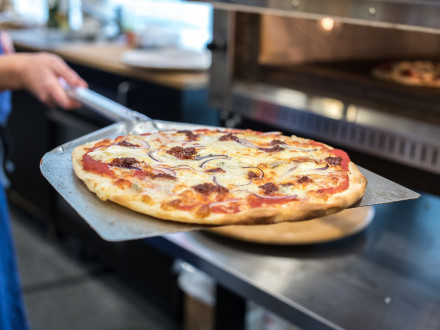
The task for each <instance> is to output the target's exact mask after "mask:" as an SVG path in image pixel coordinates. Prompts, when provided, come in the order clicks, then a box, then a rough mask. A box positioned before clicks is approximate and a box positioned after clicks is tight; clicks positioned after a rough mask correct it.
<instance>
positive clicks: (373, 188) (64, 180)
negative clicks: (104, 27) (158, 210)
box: [40, 87, 420, 241]
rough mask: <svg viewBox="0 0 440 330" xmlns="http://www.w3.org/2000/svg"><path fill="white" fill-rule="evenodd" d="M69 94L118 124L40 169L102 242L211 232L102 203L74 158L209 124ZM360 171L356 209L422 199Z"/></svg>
mask: <svg viewBox="0 0 440 330" xmlns="http://www.w3.org/2000/svg"><path fill="white" fill-rule="evenodd" d="M68 93H69V95H70V96H71V97H73V98H74V99H76V100H78V101H80V102H81V103H82V104H84V105H85V106H87V107H89V108H90V109H92V110H93V111H95V112H97V113H99V114H101V115H104V116H106V117H107V118H109V119H111V120H113V121H116V123H115V124H113V125H110V126H107V127H105V128H102V129H100V130H97V131H95V132H92V133H90V134H87V135H84V136H82V137H80V138H77V139H75V140H72V141H70V142H67V143H65V144H63V145H61V146H59V147H57V148H55V149H53V150H52V151H49V152H47V153H46V154H45V155H44V156H43V158H42V159H41V162H40V169H41V172H42V174H43V176H44V177H45V178H46V179H47V180H48V181H49V183H50V184H51V185H52V186H53V187H54V188H55V190H56V191H57V192H58V193H59V194H60V195H61V196H62V197H63V198H64V199H65V200H66V201H67V203H69V204H70V205H71V206H72V207H73V209H74V210H75V211H76V212H77V213H78V214H79V215H80V216H81V217H82V218H83V219H84V220H85V221H86V222H87V223H88V224H89V225H90V226H91V227H92V228H93V229H94V230H95V231H96V232H97V233H98V234H99V235H100V236H101V237H102V238H103V239H105V240H108V241H125V240H133V239H140V238H147V237H153V236H160V235H164V234H169V233H174V232H182V231H190V230H199V229H207V228H209V226H206V225H196V224H184V223H179V222H174V221H163V220H159V219H157V218H154V217H151V216H148V215H143V214H140V213H137V212H134V211H131V210H129V209H127V208H125V207H122V206H119V205H117V204H115V203H112V202H109V201H106V202H104V201H101V200H100V199H99V198H98V197H97V196H96V195H95V194H94V193H92V192H91V191H89V190H88V188H87V187H86V186H85V184H84V183H83V182H82V181H81V180H80V179H78V178H77V177H76V175H75V174H74V172H73V168H72V160H71V153H72V151H73V149H74V148H75V147H76V146H79V145H82V144H85V143H88V142H92V141H95V140H100V139H105V138H116V137H117V136H120V135H127V134H137V133H145V132H151V131H155V130H169V129H178V130H185V129H194V128H200V127H208V126H201V125H195V124H188V123H177V122H167V121H160V120H152V119H151V118H149V117H147V116H146V115H144V114H141V113H139V112H136V111H133V110H130V109H128V108H126V107H124V106H122V105H120V104H118V103H116V102H114V101H112V100H110V99H108V98H106V97H104V96H102V95H100V94H98V93H95V92H93V91H91V90H89V89H87V88H82V87H77V88H69V89H68ZM358 167H359V166H358ZM359 169H360V171H361V172H362V173H363V175H364V176H365V177H366V178H367V180H368V185H367V189H366V191H365V194H364V196H363V197H362V199H361V200H359V201H358V202H357V203H356V204H355V205H353V206H352V207H360V206H370V205H376V204H384V203H392V202H397V201H404V200H409V199H416V198H419V197H420V195H419V194H418V193H416V192H414V191H412V190H410V189H407V188H405V187H403V186H401V185H399V184H397V183H394V182H392V181H390V180H388V179H385V178H383V177H381V176H379V175H377V174H375V173H373V172H371V171H369V170H367V169H364V168H362V167H359Z"/></svg>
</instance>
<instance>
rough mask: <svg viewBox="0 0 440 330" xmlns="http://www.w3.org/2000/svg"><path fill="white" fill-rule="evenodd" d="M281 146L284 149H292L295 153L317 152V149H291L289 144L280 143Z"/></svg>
mask: <svg viewBox="0 0 440 330" xmlns="http://www.w3.org/2000/svg"><path fill="white" fill-rule="evenodd" d="M281 145H282V146H283V147H286V148H289V149H293V150H296V151H305V152H311V151H316V150H318V148H315V149H302V148H297V147H293V146H291V145H289V144H287V143H281Z"/></svg>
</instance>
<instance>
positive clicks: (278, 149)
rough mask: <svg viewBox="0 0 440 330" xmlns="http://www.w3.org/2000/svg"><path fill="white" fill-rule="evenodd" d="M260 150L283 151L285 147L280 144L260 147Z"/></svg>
mask: <svg viewBox="0 0 440 330" xmlns="http://www.w3.org/2000/svg"><path fill="white" fill-rule="evenodd" d="M258 150H263V151H267V152H278V151H283V150H284V148H283V147H281V146H280V145H279V144H277V145H275V146H273V147H272V148H258Z"/></svg>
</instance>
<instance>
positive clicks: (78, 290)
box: [10, 205, 178, 330]
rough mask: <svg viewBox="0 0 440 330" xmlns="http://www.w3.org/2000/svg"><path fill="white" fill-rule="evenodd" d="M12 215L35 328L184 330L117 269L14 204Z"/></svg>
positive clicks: (28, 312)
mask: <svg viewBox="0 0 440 330" xmlns="http://www.w3.org/2000/svg"><path fill="white" fill-rule="evenodd" d="M10 214H11V221H12V228H13V234H14V238H15V246H16V253H17V258H18V263H19V270H20V276H21V282H22V288H23V294H24V299H25V304H26V309H27V315H28V319H29V323H30V326H31V329H33V330H40V329H41V330H43V329H44V330H47V329H49V330H50V329H64V330H69V329H72V330H73V329H93V330H99V329H106V330H111V329H124V330H126V329H128V330H131V329H134V330H137V329H153V330H155V329H158V330H162V329H178V327H177V326H176V325H175V324H174V323H172V322H171V321H170V319H169V318H167V316H166V315H165V314H164V313H163V312H162V311H161V310H159V309H157V308H155V306H154V305H153V304H151V303H150V302H149V301H148V300H147V299H146V297H145V296H142V295H140V294H138V293H136V292H135V290H134V289H132V288H130V287H129V286H127V285H126V284H125V283H124V282H123V280H121V279H120V278H118V276H117V275H116V274H115V273H114V272H113V271H112V270H111V269H109V268H108V267H105V266H104V265H102V264H100V263H99V262H98V261H91V260H88V261H84V259H82V258H79V257H78V255H79V253H76V252H75V251H76V250H77V247H75V245H74V244H73V243H72V244H69V243H68V242H63V243H61V242H60V241H57V240H54V239H50V238H49V235H48V234H47V232H46V230H44V229H43V227H42V226H41V225H39V224H38V222H37V221H36V220H34V219H32V218H31V217H29V216H28V215H27V214H25V213H23V212H22V211H21V210H20V209H18V208H16V207H14V206H13V205H11V206H10Z"/></svg>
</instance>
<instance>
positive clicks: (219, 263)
mask: <svg viewBox="0 0 440 330" xmlns="http://www.w3.org/2000/svg"><path fill="white" fill-rule="evenodd" d="M439 235H440V197H438V196H434V195H429V194H422V198H420V199H418V200H414V201H408V202H400V203H394V204H389V205H380V206H376V216H375V218H374V220H373V222H372V224H371V225H370V226H369V227H368V228H367V229H366V230H365V231H364V232H362V233H360V234H357V235H356V236H353V237H350V238H347V239H344V240H341V241H338V242H334V243H326V244H320V245H310V246H290V247H289V246H265V245H257V244H250V243H244V242H238V241H234V240H230V239H226V238H221V237H217V236H214V235H213V234H209V233H203V232H192V233H177V234H170V235H166V236H163V237H159V238H153V239H149V242H150V243H152V244H153V245H155V246H157V247H159V248H160V249H162V250H164V251H166V252H168V253H170V254H172V255H173V256H175V257H179V258H182V259H185V260H186V261H188V262H189V263H191V264H193V265H194V266H195V267H197V268H199V269H200V270H202V271H204V272H206V273H207V274H209V275H210V276H212V277H213V278H214V279H215V280H216V281H217V282H218V283H219V284H221V285H222V286H224V287H226V288H228V289H230V290H232V291H234V292H236V293H237V294H238V295H240V296H242V297H244V298H245V299H251V300H254V301H255V302H257V303H259V304H261V305H262V306H264V307H266V308H268V309H269V310H271V311H273V312H275V313H277V314H279V315H280V316H282V317H284V318H286V319H287V320H289V321H290V322H292V323H294V324H296V325H298V326H300V327H304V328H307V329H318V328H346V329H359V328H362V329H439V328H440V314H439V313H438V311H440V239H439Z"/></svg>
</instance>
